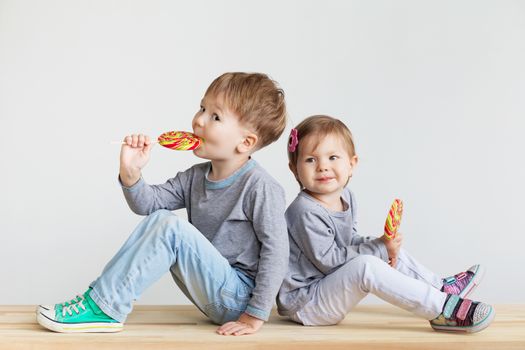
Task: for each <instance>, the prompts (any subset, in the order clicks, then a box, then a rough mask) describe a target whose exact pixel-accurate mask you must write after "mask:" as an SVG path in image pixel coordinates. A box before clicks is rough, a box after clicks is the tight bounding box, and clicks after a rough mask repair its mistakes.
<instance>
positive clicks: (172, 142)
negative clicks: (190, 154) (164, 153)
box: [158, 131, 204, 151]
mask: <svg viewBox="0 0 525 350" xmlns="http://www.w3.org/2000/svg"><path fill="white" fill-rule="evenodd" d="M158 141H159V144H160V145H161V146H164V147H166V148H169V149H173V150H177V151H192V150H194V149H196V148H198V147H199V146H200V145H201V144H202V142H203V141H204V140H203V139H201V138H200V137H198V136H196V135H195V134H192V133H191V132H187V131H168V132H165V133H163V134H161V135H160V136H159V138H158Z"/></svg>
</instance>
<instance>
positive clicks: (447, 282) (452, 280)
mask: <svg viewBox="0 0 525 350" xmlns="http://www.w3.org/2000/svg"><path fill="white" fill-rule="evenodd" d="M444 280H445V283H446V284H452V283H454V282H456V278H455V277H454V276H451V277H446V278H445V279H444Z"/></svg>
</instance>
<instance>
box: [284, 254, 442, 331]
mask: <svg viewBox="0 0 525 350" xmlns="http://www.w3.org/2000/svg"><path fill="white" fill-rule="evenodd" d="M368 293H372V294H374V295H376V296H378V297H379V298H381V299H383V300H385V301H387V302H389V303H390V304H393V305H396V306H398V307H400V308H402V309H405V310H407V311H410V312H412V313H413V314H415V315H417V316H419V317H422V318H424V319H426V320H432V319H434V318H436V317H437V316H438V315H440V314H441V312H442V310H443V305H444V303H445V301H446V298H447V294H445V293H443V292H440V291H439V290H437V289H436V288H434V287H433V286H431V285H430V284H428V283H426V282H425V281H421V280H417V279H414V278H411V277H409V276H407V275H405V274H403V273H401V272H400V271H398V270H396V269H393V268H392V267H390V266H389V265H388V264H387V263H385V262H384V261H383V260H381V259H379V258H377V257H375V256H373V255H361V256H359V257H357V258H355V259H352V260H350V261H349V262H347V263H346V264H344V265H343V266H341V267H340V268H339V269H338V270H336V271H334V272H333V273H331V274H330V275H328V276H326V277H324V278H323V279H322V280H321V281H320V282H319V283H318V284H317V286H316V290H315V294H314V297H313V299H312V300H311V301H310V302H308V304H306V305H305V306H304V307H303V308H302V309H301V310H299V311H298V312H297V313H296V314H295V315H294V316H293V317H292V319H294V320H296V321H300V322H301V323H303V324H305V325H330V324H336V323H338V322H340V321H341V320H343V319H344V318H345V317H346V315H347V314H348V313H349V312H350V310H352V308H353V307H354V306H355V305H356V304H357V303H358V302H359V301H361V300H362V299H363V298H364V297H365V296H366V295H367V294H368Z"/></svg>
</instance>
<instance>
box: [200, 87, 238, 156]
mask: <svg viewBox="0 0 525 350" xmlns="http://www.w3.org/2000/svg"><path fill="white" fill-rule="evenodd" d="M192 127H193V133H194V134H195V135H197V136H199V137H202V138H203V139H204V142H203V143H202V144H201V146H200V147H199V148H197V149H195V150H194V151H193V153H194V154H195V155H196V156H197V157H200V158H205V159H211V160H227V159H231V158H232V157H233V156H234V155H235V154H236V153H237V151H238V147H239V145H240V144H242V143H243V140H244V139H245V137H246V135H247V132H248V130H247V129H246V128H244V127H243V126H242V125H241V123H240V122H239V117H238V116H237V115H236V114H235V113H233V112H231V111H230V110H229V109H228V108H226V106H225V105H224V104H223V100H222V98H220V97H219V98H218V97H215V96H204V98H203V99H202V101H201V106H200V109H199V111H198V112H197V114H195V116H194V117H193V121H192Z"/></svg>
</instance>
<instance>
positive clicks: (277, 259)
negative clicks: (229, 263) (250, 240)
mask: <svg viewBox="0 0 525 350" xmlns="http://www.w3.org/2000/svg"><path fill="white" fill-rule="evenodd" d="M250 200H251V201H252V202H251V203H252V204H253V212H252V222H253V228H254V230H255V234H256V235H257V239H258V240H259V242H260V244H261V249H260V252H259V263H258V270H257V276H256V277H255V287H254V288H253V290H252V298H251V299H250V301H249V302H248V306H247V308H246V311H245V313H246V314H248V315H250V316H253V317H257V318H258V319H261V320H263V321H267V320H268V317H269V316H270V311H271V309H272V307H273V305H274V302H275V297H276V296H277V292H278V291H279V288H280V287H281V284H282V282H283V279H284V277H285V275H286V271H287V269H288V257H289V254H290V248H289V241H288V231H287V229H286V220H285V218H284V212H285V209H286V201H285V193H284V190H283V189H282V187H280V186H278V185H274V184H265V185H264V186H263V187H262V188H261V189H260V190H258V191H254V195H253V196H252V198H251V199H250Z"/></svg>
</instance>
